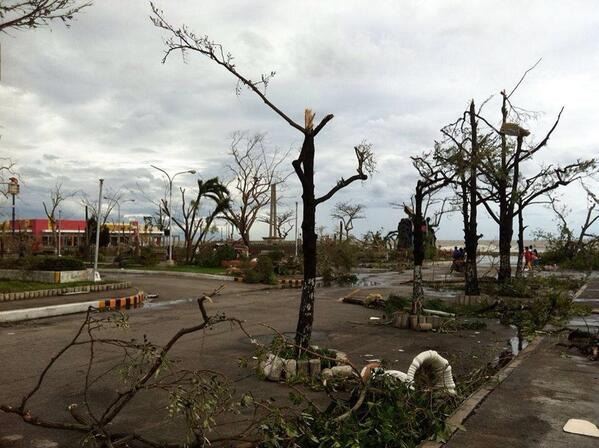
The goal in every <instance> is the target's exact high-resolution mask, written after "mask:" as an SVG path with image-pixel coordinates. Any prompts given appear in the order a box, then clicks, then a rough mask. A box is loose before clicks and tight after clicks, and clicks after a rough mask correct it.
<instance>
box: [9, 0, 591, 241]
mask: <svg viewBox="0 0 599 448" xmlns="http://www.w3.org/2000/svg"><path fill="white" fill-rule="evenodd" d="M160 4H161V6H162V8H163V9H164V10H165V14H166V15H167V17H169V18H170V20H172V22H173V23H175V24H179V23H183V22H185V23H187V24H188V25H189V26H190V27H191V28H192V29H194V30H196V31H197V32H198V34H203V33H206V34H208V35H209V36H211V37H212V38H213V39H215V40H217V41H219V42H222V43H223V44H224V45H225V47H226V49H227V50H230V51H231V52H232V53H233V54H234V55H235V58H236V59H235V60H236V63H237V66H238V68H239V70H240V71H242V72H243V73H245V74H247V75H248V76H249V77H250V78H252V79H257V77H258V76H259V74H260V73H262V72H270V71H271V70H275V71H277V75H276V77H275V79H274V80H273V81H272V83H271V84H270V85H269V88H268V91H267V93H268V95H269V97H270V98H271V99H272V101H273V102H275V103H276V104H277V105H279V106H280V107H281V108H282V109H283V110H285V111H286V112H287V113H288V114H289V115H290V116H291V117H293V118H294V119H296V120H298V121H301V120H302V119H303V110H304V108H305V107H311V108H313V109H314V110H315V111H316V113H317V117H322V116H324V115H325V114H327V113H333V114H335V119H334V120H333V121H331V122H330V123H329V125H327V127H326V128H325V130H324V131H323V132H322V133H321V134H320V135H319V137H318V141H317V149H316V151H317V161H316V168H317V189H318V191H319V192H320V193H324V192H325V191H327V189H328V188H330V187H331V186H332V185H334V183H335V182H336V180H337V179H338V178H339V177H340V176H346V177H347V176H348V175H351V174H352V173H353V172H354V165H353V151H352V148H353V146H354V145H355V144H357V143H359V142H360V141H361V140H362V139H367V140H368V141H370V142H372V143H373V144H374V146H375V148H376V152H377V157H378V160H379V168H378V172H377V173H376V174H375V176H374V178H373V179H372V180H369V181H367V182H364V183H363V184H361V185H358V184H354V185H352V186H351V187H349V188H348V189H347V190H345V191H343V192H341V193H340V194H339V196H338V197H335V198H334V200H332V201H330V203H327V204H324V205H323V206H322V207H321V209H320V210H319V214H318V218H319V221H320V222H322V223H323V225H327V226H331V225H332V222H331V220H330V218H329V213H330V208H331V207H332V206H333V205H334V203H335V202H336V201H338V200H344V199H345V200H356V201H361V202H363V203H365V204H366V205H367V206H368V210H369V212H368V213H369V219H368V221H367V222H366V221H361V222H359V223H357V225H356V228H357V231H358V232H363V231H365V230H367V229H368V228H378V227H381V226H383V227H385V228H387V229H390V228H392V227H394V225H395V224H394V223H395V222H397V220H398V219H399V218H400V217H401V211H400V210H393V209H389V207H388V204H389V202H403V201H407V200H409V196H410V193H411V190H412V188H413V186H414V183H415V181H416V177H415V174H414V172H413V170H412V168H411V166H410V159H409V157H410V156H412V155H414V154H417V153H418V152H420V151H422V150H426V149H430V148H431V147H432V145H433V143H434V140H435V139H439V138H440V134H439V128H441V127H442V126H443V125H444V124H445V123H448V122H450V121H452V120H454V119H455V118H456V117H457V116H459V115H460V114H461V112H462V111H463V109H464V108H465V107H466V105H467V103H468V101H469V99H470V98H475V99H476V100H477V101H478V102H479V103H480V102H482V101H483V100H484V99H486V98H487V97H488V96H489V95H491V94H495V95H496V97H495V98H494V100H493V101H491V103H489V105H488V106H487V108H486V110H487V113H488V114H489V115H490V116H492V117H493V119H497V117H498V105H497V100H498V98H497V93H498V92H499V91H500V90H501V89H502V88H508V87H509V86H511V85H513V84H514V83H515V82H516V81H517V79H518V78H519V76H520V75H521V73H522V72H523V71H524V70H525V69H526V68H527V67H528V66H530V65H531V64H532V63H533V62H534V61H536V60H537V59H538V58H539V57H541V56H542V57H543V58H544V60H543V62H542V64H541V65H540V66H539V68H537V69H536V70H535V71H534V72H533V73H532V74H531V76H530V77H529V78H528V79H527V82H526V84H525V85H524V86H523V88H522V89H521V90H520V91H518V94H517V95H516V97H515V100H516V101H517V102H518V103H519V104H521V105H523V106H525V107H527V108H529V109H532V110H537V111H542V112H543V114H542V115H540V116H539V118H538V119H537V120H536V121H535V122H533V123H531V124H530V126H531V130H532V131H533V136H536V137H541V136H542V135H543V133H544V131H545V130H546V129H548V128H549V127H550V125H551V123H552V120H554V118H555V115H556V113H557V112H558V110H559V108H560V107H561V106H562V105H564V106H565V107H566V111H565V113H564V116H563V120H562V123H561V125H560V127H559V128H558V130H557V132H556V134H555V136H554V137H553V138H552V139H551V142H550V146H549V148H547V150H546V151H544V153H543V154H542V155H540V158H539V160H538V161H537V162H535V164H542V163H545V164H548V163H560V162H561V163H564V162H567V161H571V160H573V159H575V158H577V157H592V156H596V155H597V147H598V145H599V137H597V136H596V133H595V132H594V127H595V123H596V121H597V118H598V117H597V111H596V110H595V109H596V107H595V104H596V103H597V100H599V87H598V86H597V83H596V81H595V74H596V73H597V72H598V71H599V48H598V47H597V45H596V41H597V37H598V32H597V29H599V28H597V22H598V21H599V11H596V8H593V5H591V4H589V3H585V2H575V4H571V3H568V4H565V3H563V2H557V1H551V2H549V3H548V2H541V1H533V2H527V3H526V4H522V3H521V2H517V1H515V0H513V1H507V2H501V3H496V4H490V3H487V4H485V5H482V4H480V3H479V2H475V1H473V0H472V1H459V2H451V4H448V3H446V2H442V1H437V2H434V1H433V2H426V3H422V2H411V1H400V2H396V1H383V2H377V3H372V2H358V1H330V2H320V3H318V4H315V3H313V2H303V3H297V2H287V1H280V2H275V3H273V2H268V1H266V0H264V1H257V2H239V1H233V0H224V1H221V2H202V4H201V6H199V4H198V3H197V2H195V1H191V0H189V1H179V2H176V4H175V3H174V2H167V1H162V2H160ZM516 9H517V10H518V11H519V14H520V16H521V17H526V26H522V22H521V21H519V20H514V15H513V11H514V10H516ZM115 11H118V14H115ZM148 15H149V6H148V4H147V2H146V1H145V0H130V1H127V2H122V1H118V0H103V1H102V2H95V4H94V5H93V6H92V7H91V8H88V9H86V11H85V12H84V14H82V15H80V16H79V17H78V19H77V20H76V21H75V22H74V23H73V26H72V27H71V28H70V29H65V28H61V27H60V26H55V27H54V29H52V30H47V29H45V30H44V29H42V30H35V31H27V32H18V33H13V36H14V37H8V38H7V39H5V40H4V41H3V53H4V54H3V67H2V77H3V79H2V81H3V83H2V85H0V124H1V126H2V127H1V128H0V134H2V138H1V139H0V145H1V147H2V151H3V155H8V156H10V157H12V158H13V159H14V160H15V161H17V162H18V164H19V170H20V172H21V174H22V176H23V179H24V188H23V193H22V195H21V198H20V201H21V210H20V212H22V213H23V215H24V216H25V215H27V216H36V215H40V214H41V213H42V209H41V202H42V200H43V199H44V198H45V197H46V196H47V195H48V192H49V190H50V188H51V187H52V186H53V185H54V183H55V182H56V181H57V180H60V181H62V182H63V184H64V186H65V187H66V188H68V189H69V190H70V191H81V192H85V193H87V194H88V195H89V196H90V197H94V195H95V194H97V193H96V192H97V179H98V178H99V177H104V178H105V179H106V185H107V188H112V189H113V190H118V189H121V190H123V191H128V192H130V194H131V195H133V196H135V197H136V198H137V199H136V202H135V203H128V204H127V205H126V207H123V211H124V213H138V214H144V213H149V212H150V211H151V210H152V206H151V205H150V204H149V203H148V202H147V201H144V200H142V199H143V197H142V196H141V195H139V191H138V190H139V188H138V185H139V186H141V187H142V188H143V189H144V192H145V194H146V195H154V196H159V195H160V194H161V191H162V188H163V186H162V181H161V179H160V176H159V174H158V173H157V172H155V170H152V169H151V168H150V167H149V165H150V164H156V165H158V166H161V167H164V168H165V169H168V170H172V171H174V170H181V169H187V168H190V167H192V168H195V169H197V170H199V172H200V174H201V175H202V176H204V177H212V176H217V175H218V176H220V177H223V176H225V175H226V170H225V164H226V161H227V151H228V145H229V136H230V134H231V132H232V131H234V130H236V129H242V130H244V129H247V130H250V131H259V132H268V135H269V142H270V144H271V145H272V146H273V147H275V146H276V147H280V148H290V147H292V148H295V149H294V150H292V154H295V153H296V151H297V148H299V145H300V144H301V135H300V134H299V133H298V132H297V131H295V130H294V129H292V128H291V127H289V126H288V125H287V124H286V123H285V122H283V121H282V120H281V119H280V118H279V117H277V116H276V115H275V114H274V113H273V112H272V111H271V110H269V109H267V108H266V107H264V104H262V102H261V101H260V100H259V99H258V98H257V97H255V95H253V94H252V93H251V92H248V91H243V92H242V93H241V95H239V96H236V95H235V93H234V87H235V81H234V79H232V78H231V77H230V76H228V75H227V73H225V72H224V71H223V70H222V69H221V68H220V67H217V66H216V65H214V64H211V63H210V61H208V60H205V59H203V58H202V57H200V56H199V55H193V54H190V55H189V57H188V58H187V63H184V62H183V61H182V59H181V57H180V56H178V55H173V57H172V58H171V59H170V60H169V61H168V63H167V64H165V65H162V64H161V63H160V60H161V57H162V54H163V50H164V48H163V45H162V38H163V37H164V34H163V33H161V31H160V30H158V29H156V28H154V27H153V26H152V24H151V23H150V21H149V19H148ZM531 30H534V31H531ZM531 166H533V164H531ZM288 168H289V169H290V165H288ZM527 169H532V168H527ZM183 182H187V180H185V181H183ZM297 191H298V184H297V181H296V180H295V179H294V177H293V176H292V177H291V178H290V186H289V191H288V193H287V195H288V196H290V198H291V197H294V196H295V197H297ZM580 191H581V190H580V188H579V187H578V186H572V187H569V188H567V189H565V190H564V195H565V197H566V200H567V201H568V203H569V204H571V206H572V208H573V209H574V210H575V211H574V212H573V213H574V215H575V216H576V217H577V219H580V218H581V216H582V215H581V213H580V210H583V209H584V205H585V204H584V195H581V194H580ZM294 201H295V200H294V199H290V201H289V203H290V205H291V206H292V205H293V202H294ZM70 204H71V205H69V207H70V208H69V211H68V212H69V213H71V214H73V215H77V214H81V207H80V206H79V204H78V203H77V200H75V199H73V200H72V201H70ZM481 215H482V216H483V218H482V221H481V226H482V227H483V228H484V229H485V233H486V234H488V235H491V234H492V233H493V232H496V230H494V229H495V227H494V224H492V223H491V222H490V221H489V220H488V219H487V218H485V217H484V212H482V211H481ZM456 219H457V218H455V219H454V220H453V221H449V220H448V221H447V222H448V223H450V224H448V225H446V226H444V227H443V228H442V231H441V236H442V237H446V238H455V237H459V235H460V230H459V229H460V225H459V219H457V220H456ZM529 219H530V220H531V224H530V227H531V228H535V227H545V228H551V227H552V226H553V225H552V224H551V222H550V221H551V219H550V214H548V212H547V211H546V210H545V209H544V208H542V207H539V208H537V209H534V210H532V209H531V211H530V213H529Z"/></svg>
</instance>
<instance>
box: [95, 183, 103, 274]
mask: <svg viewBox="0 0 599 448" xmlns="http://www.w3.org/2000/svg"><path fill="white" fill-rule="evenodd" d="M103 185H104V179H100V193H99V195H98V213H97V216H96V252H95V254H94V282H99V281H100V273H99V272H98V253H99V250H100V221H101V219H100V216H101V215H102V186H103Z"/></svg>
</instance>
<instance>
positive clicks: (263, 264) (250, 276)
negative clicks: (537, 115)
mask: <svg viewBox="0 0 599 448" xmlns="http://www.w3.org/2000/svg"><path fill="white" fill-rule="evenodd" d="M243 280H244V281H245V282H246V283H267V284H269V285H274V284H276V283H277V276H276V275H275V271H274V266H273V262H272V259H271V258H270V257H269V256H268V255H260V256H259V257H258V261H257V263H256V266H255V267H253V268H250V269H247V270H246V271H245V274H244V276H243Z"/></svg>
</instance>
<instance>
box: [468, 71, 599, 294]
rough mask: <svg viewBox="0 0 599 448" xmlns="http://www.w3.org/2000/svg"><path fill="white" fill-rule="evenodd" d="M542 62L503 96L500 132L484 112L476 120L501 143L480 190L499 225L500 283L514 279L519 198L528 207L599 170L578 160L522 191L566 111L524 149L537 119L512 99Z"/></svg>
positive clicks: (486, 164)
mask: <svg viewBox="0 0 599 448" xmlns="http://www.w3.org/2000/svg"><path fill="white" fill-rule="evenodd" d="M539 62H540V60H539ZM539 62H537V63H536V64H535V65H534V66H532V67H531V68H530V69H528V70H527V71H526V72H525V73H524V74H523V75H522V77H521V78H520V80H519V81H518V83H517V84H516V86H515V87H514V88H513V89H512V90H511V92H509V93H507V91H505V90H503V91H502V92H501V127H500V128H499V129H497V128H495V127H494V126H493V125H492V124H491V123H490V121H489V120H487V119H486V118H484V117H483V116H482V115H481V114H480V112H479V113H477V114H476V117H477V118H478V119H480V120H481V121H482V122H483V123H484V124H485V125H486V126H487V127H488V128H489V129H490V130H491V131H492V132H493V133H494V134H495V135H496V136H497V138H499V142H500V144H499V148H498V150H497V151H498V152H499V154H497V151H488V152H487V154H485V156H484V157H483V158H482V160H481V163H480V164H479V165H480V166H479V170H480V172H481V174H482V176H481V178H482V179H483V181H484V183H485V186H484V187H482V188H480V191H479V200H480V201H481V202H482V204H483V205H484V206H485V209H486V210H487V212H488V213H489V215H490V216H491V218H492V219H493V220H494V221H495V222H497V224H498V225H499V271H498V276H497V279H498V282H499V283H505V282H507V281H509V279H510V278H511V266H510V252H511V243H512V237H513V222H514V218H515V217H516V216H518V214H519V211H518V209H517V203H518V200H519V197H521V196H522V197H523V199H522V206H523V207H526V206H527V205H529V204H530V203H531V202H532V201H534V200H535V199H536V198H537V197H539V196H540V195H542V194H544V193H546V192H548V191H551V190H554V189H556V188H558V187H560V186H563V185H568V184H569V183H571V182H573V181H574V180H577V179H579V178H580V176H581V175H583V174H584V173H585V172H586V171H588V170H589V169H592V168H593V167H594V166H595V160H594V159H591V160H584V161H581V160H577V161H576V162H575V163H571V164H569V165H567V166H565V167H551V166H550V167H546V168H543V169H541V171H540V172H539V173H538V174H536V175H533V176H531V177H530V178H529V179H528V180H527V182H526V185H525V188H524V190H521V185H522V183H523V182H522V181H523V175H522V166H523V164H524V162H526V161H529V160H532V159H533V157H534V155H535V154H536V153H537V152H538V151H540V150H541V149H542V148H544V147H546V146H547V144H548V142H549V138H550V137H551V135H552V134H553V132H554V131H555V129H556V128H557V126H558V124H559V121H560V118H561V115H562V112H563V110H564V108H563V107H562V108H561V110H560V112H559V113H558V115H557V118H556V120H555V122H554V123H553V126H552V127H551V128H550V129H549V131H548V132H547V133H546V134H545V136H544V138H543V139H542V140H541V141H540V142H539V143H537V144H535V145H528V146H526V145H524V139H525V138H526V137H527V136H529V135H530V132H529V131H528V130H526V129H524V128H523V127H522V126H521V125H520V123H522V122H523V121H525V120H526V119H528V118H530V117H531V116H533V115H534V113H533V112H529V111H526V110H524V109H522V108H519V107H517V106H514V105H513V104H512V96H513V95H514V93H515V92H516V91H517V89H518V87H520V85H521V84H522V83H523V82H524V79H525V78H526V76H527V74H528V73H529V72H530V71H531V70H533V69H534V68H535V67H536V66H537V64H538V63H539ZM510 121H513V122H510ZM508 136H513V137H515V142H513V143H511V142H509V141H508ZM492 204H497V206H498V209H497V210H494V208H493V207H492Z"/></svg>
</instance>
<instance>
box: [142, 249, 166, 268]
mask: <svg viewBox="0 0 599 448" xmlns="http://www.w3.org/2000/svg"><path fill="white" fill-rule="evenodd" d="M160 258H161V254H159V253H157V252H156V251H155V250H154V249H153V248H152V247H142V248H141V251H140V254H139V256H138V257H137V261H138V262H139V264H141V265H142V266H156V265H157V264H158V263H159V262H160Z"/></svg>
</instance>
